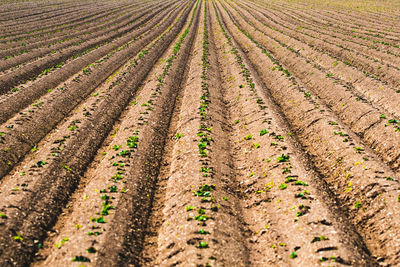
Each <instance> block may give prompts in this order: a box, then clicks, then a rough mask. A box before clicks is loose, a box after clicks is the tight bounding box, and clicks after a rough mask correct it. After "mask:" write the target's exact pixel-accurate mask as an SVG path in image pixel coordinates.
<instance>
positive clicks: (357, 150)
mask: <svg viewBox="0 0 400 267" xmlns="http://www.w3.org/2000/svg"><path fill="white" fill-rule="evenodd" d="M354 150H355V151H356V152H357V153H360V152H361V151H364V148H362V147H355V148H354Z"/></svg>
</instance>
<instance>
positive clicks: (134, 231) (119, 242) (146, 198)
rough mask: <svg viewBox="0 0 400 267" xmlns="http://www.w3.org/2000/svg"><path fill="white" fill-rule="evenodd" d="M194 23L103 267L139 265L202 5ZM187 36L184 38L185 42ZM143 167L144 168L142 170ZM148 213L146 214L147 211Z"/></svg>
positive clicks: (140, 153) (148, 133)
mask: <svg viewBox="0 0 400 267" xmlns="http://www.w3.org/2000/svg"><path fill="white" fill-rule="evenodd" d="M196 7H197V9H196V11H195V13H194V17H193V18H192V19H193V24H192V25H191V26H190V28H188V29H186V30H185V35H186V34H187V36H186V38H185V40H184V41H183V44H182V46H181V47H180V50H179V53H178V55H177V58H176V59H175V60H176V61H177V63H176V65H175V66H173V69H172V70H171V72H170V74H169V75H168V76H167V78H166V80H165V86H166V88H165V89H164V93H163V94H162V95H161V99H160V100H159V102H157V105H156V106H155V107H154V111H153V112H152V113H151V114H150V117H149V121H151V122H152V124H149V125H148V127H146V128H145V129H143V133H142V134H143V138H142V140H141V141H140V143H139V146H138V150H137V156H136V160H135V164H134V166H133V167H131V168H130V170H128V173H129V177H132V179H130V180H128V181H127V183H125V188H126V189H127V193H126V198H127V199H130V200H132V201H124V202H121V203H118V206H117V207H116V208H117V209H118V210H119V213H120V215H119V216H118V217H117V218H116V219H115V220H114V221H113V222H112V225H111V227H112V229H114V231H115V233H114V234H111V233H107V239H108V240H109V241H110V242H109V243H107V244H105V246H104V247H102V249H101V250H100V252H99V253H101V254H102V255H104V257H102V258H101V259H99V261H98V262H97V263H98V264H99V265H112V264H122V263H123V262H124V263H127V264H132V265H138V264H139V261H140V255H141V251H142V249H143V240H144V238H145V232H146V227H145V226H146V225H147V221H148V218H149V216H150V214H149V213H150V211H151V206H152V200H153V197H154V193H155V192H154V187H155V185H156V183H157V177H158V175H159V171H160V163H161V161H162V157H163V152H164V146H165V142H166V137H167V136H168V130H169V126H170V122H171V119H172V115H173V113H174V109H175V105H176V97H177V96H178V95H179V92H180V91H181V88H182V83H183V81H184V79H185V76H186V74H185V70H186V67H185V65H186V62H188V60H189V55H190V51H191V47H192V44H193V41H194V37H195V34H196V32H197V27H198V23H199V12H200V9H201V2H200V1H198V2H197V4H196ZM182 38H183V37H181V40H183V39H182ZM139 166H140V167H139ZM145 210H147V211H146V212H143V211H145ZM118 233H120V234H118Z"/></svg>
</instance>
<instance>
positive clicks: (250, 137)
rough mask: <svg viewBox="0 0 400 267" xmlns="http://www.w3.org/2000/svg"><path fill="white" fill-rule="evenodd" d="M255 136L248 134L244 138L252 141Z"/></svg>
mask: <svg viewBox="0 0 400 267" xmlns="http://www.w3.org/2000/svg"><path fill="white" fill-rule="evenodd" d="M252 138H253V136H252V135H251V134H248V135H246V136H245V137H244V140H251V139H252Z"/></svg>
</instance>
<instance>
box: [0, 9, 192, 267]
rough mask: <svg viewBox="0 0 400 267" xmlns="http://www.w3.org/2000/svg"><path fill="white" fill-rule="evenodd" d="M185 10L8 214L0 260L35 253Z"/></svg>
mask: <svg viewBox="0 0 400 267" xmlns="http://www.w3.org/2000/svg"><path fill="white" fill-rule="evenodd" d="M188 11H189V9H187V11H186V12H185V15H184V16H183V17H182V19H181V20H180V22H178V23H177V25H176V26H175V27H174V28H173V29H172V31H171V32H169V33H167V34H166V36H164V38H163V39H162V42H159V44H157V45H156V46H155V47H154V49H153V50H152V53H149V55H148V56H147V57H146V58H145V59H144V61H143V62H142V66H141V67H140V68H139V69H138V70H137V71H132V73H130V74H129V75H128V77H127V82H126V83H122V84H120V85H116V86H115V88H113V90H112V91H111V92H110V93H109V96H108V97H107V98H106V99H105V101H104V103H102V104H100V106H99V107H98V108H97V110H96V111H95V112H94V113H93V119H92V120H91V121H87V122H86V123H85V124H84V125H82V126H81V127H80V132H79V134H77V135H76V136H74V137H73V138H72V139H71V140H69V142H70V145H69V146H67V147H66V148H65V149H64V150H63V151H62V153H61V155H60V157H59V159H57V160H55V161H54V163H52V164H51V166H49V167H48V169H47V170H46V171H45V172H44V173H43V174H42V176H43V177H47V179H46V180H42V181H41V182H40V183H37V184H36V185H35V186H34V188H33V189H32V191H33V192H35V194H31V195H29V196H27V197H26V198H24V199H23V201H21V203H20V204H19V205H20V206H21V207H22V208H21V209H19V211H18V212H16V213H14V214H10V215H9V217H10V219H9V220H8V221H7V224H6V225H5V226H2V228H3V229H4V230H3V231H2V235H1V237H0V239H1V241H0V242H1V243H2V244H3V245H2V253H1V254H2V255H7V257H3V258H2V261H3V263H11V262H12V263H14V264H16V263H18V264H24V263H27V262H29V260H30V257H32V253H33V252H34V251H35V250H37V242H38V241H41V240H42V239H43V237H44V235H45V231H46V229H48V228H49V227H51V226H52V225H53V224H54V223H55V221H56V218H57V215H58V214H59V213H60V212H61V207H62V206H64V205H65V204H66V202H67V201H68V199H69V196H70V194H71V193H72V192H73V191H74V190H75V188H76V186H77V184H78V183H79V180H80V176H81V175H83V171H84V170H85V169H86V167H87V166H88V164H89V163H90V162H91V160H92V158H93V156H94V154H95V153H96V151H97V149H98V147H99V146H100V145H101V143H102V141H103V139H104V138H105V136H106V135H107V133H108V132H109V131H110V130H111V127H112V126H113V122H114V121H115V120H116V119H117V118H118V117H119V116H120V114H121V113H122V111H123V110H124V108H125V107H126V105H127V104H128V103H129V102H130V99H131V97H132V94H133V93H134V90H136V88H137V87H138V86H139V85H140V83H141V81H142V80H143V79H144V78H145V77H146V76H147V74H148V73H149V71H150V70H151V67H152V66H153V65H154V63H155V62H156V61H157V60H158V59H159V57H160V56H161V55H162V53H163V51H165V49H166V48H167V47H168V46H169V44H170V43H171V41H172V40H173V38H174V37H175V36H176V34H177V33H178V32H179V31H180V28H181V27H182V24H183V23H184V21H185V18H186V17H187V15H188ZM132 90H133V91H132ZM88 137H89V138H88ZM50 203H51V204H53V205H54V206H53V208H52V209H51V210H49V204H50ZM21 216H23V217H25V220H24V221H22V220H21V218H22V217H21ZM15 229H19V230H18V232H20V233H22V234H23V235H24V237H25V238H24V240H25V241H24V242H21V243H18V242H15V243H11V244H10V243H9V242H8V241H7V240H9V239H10V238H12V236H13V235H14V234H15V231H16V230H15ZM35 240H36V242H35ZM17 248H18V249H17Z"/></svg>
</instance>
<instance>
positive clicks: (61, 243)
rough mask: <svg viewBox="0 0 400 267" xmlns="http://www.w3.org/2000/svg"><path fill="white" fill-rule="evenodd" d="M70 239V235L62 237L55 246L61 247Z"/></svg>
mask: <svg viewBox="0 0 400 267" xmlns="http://www.w3.org/2000/svg"><path fill="white" fill-rule="evenodd" d="M68 240H69V238H68V237H65V238H63V239H61V241H60V242H58V243H57V244H55V245H54V246H55V247H56V248H58V249H60V248H61V247H62V245H64V244H65V242H67V241H68Z"/></svg>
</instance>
